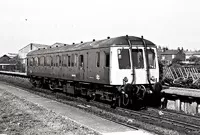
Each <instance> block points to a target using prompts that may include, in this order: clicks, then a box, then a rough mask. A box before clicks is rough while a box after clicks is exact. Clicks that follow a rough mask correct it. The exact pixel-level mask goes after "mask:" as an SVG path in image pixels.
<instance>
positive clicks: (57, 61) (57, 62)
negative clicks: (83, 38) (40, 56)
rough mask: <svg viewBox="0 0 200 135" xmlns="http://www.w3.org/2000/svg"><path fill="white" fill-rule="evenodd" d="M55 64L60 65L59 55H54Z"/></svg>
mask: <svg viewBox="0 0 200 135" xmlns="http://www.w3.org/2000/svg"><path fill="white" fill-rule="evenodd" d="M56 66H61V58H60V56H59V55H57V56H56Z"/></svg>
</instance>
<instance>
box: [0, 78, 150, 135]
mask: <svg viewBox="0 0 200 135" xmlns="http://www.w3.org/2000/svg"><path fill="white" fill-rule="evenodd" d="M3 91H7V92H9V93H12V94H13V95H15V96H17V97H19V98H21V99H24V100H26V101H29V102H31V103H34V104H36V105H38V106H42V107H43V108H45V109H47V110H50V111H53V112H55V113H57V114H59V115H61V116H63V117H65V118H67V119H70V120H72V121H74V122H76V123H78V124H80V125H82V126H85V127H87V128H89V129H92V130H94V131H96V132H98V133H100V134H102V135H119V134H120V135H121V134H123V135H130V134H134V135H152V133H149V132H147V131H144V130H140V129H131V128H128V127H126V126H123V125H120V124H117V123H114V122H111V121H108V120H105V119H103V118H100V117H98V116H96V115H92V114H90V113H87V112H85V111H83V110H80V109H78V108H75V107H72V106H69V105H66V104H63V103H60V102H57V101H53V100H51V99H47V98H44V97H40V96H38V95H35V94H32V93H29V92H27V91H24V90H22V89H20V88H16V87H13V86H10V85H8V84H5V83H2V82H0V93H2V92H3Z"/></svg>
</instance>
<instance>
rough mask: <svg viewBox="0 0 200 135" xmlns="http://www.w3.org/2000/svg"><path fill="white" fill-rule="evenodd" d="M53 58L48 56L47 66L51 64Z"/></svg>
mask: <svg viewBox="0 0 200 135" xmlns="http://www.w3.org/2000/svg"><path fill="white" fill-rule="evenodd" d="M51 63H52V58H51V57H50V56H47V57H46V66H51Z"/></svg>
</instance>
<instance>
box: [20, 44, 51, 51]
mask: <svg viewBox="0 0 200 135" xmlns="http://www.w3.org/2000/svg"><path fill="white" fill-rule="evenodd" d="M31 45H33V46H35V47H37V48H47V47H49V45H44V44H37V43H30V44H28V45H26V46H25V47H23V48H21V49H20V50H19V51H21V50H23V49H24V48H26V47H28V46H31Z"/></svg>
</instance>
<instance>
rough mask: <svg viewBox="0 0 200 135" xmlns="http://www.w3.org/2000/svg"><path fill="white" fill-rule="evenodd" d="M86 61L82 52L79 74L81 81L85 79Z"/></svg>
mask: <svg viewBox="0 0 200 135" xmlns="http://www.w3.org/2000/svg"><path fill="white" fill-rule="evenodd" d="M84 73H85V63H84V55H83V54H81V55H79V76H80V81H84V79H85V77H84V76H85V74H84Z"/></svg>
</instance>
